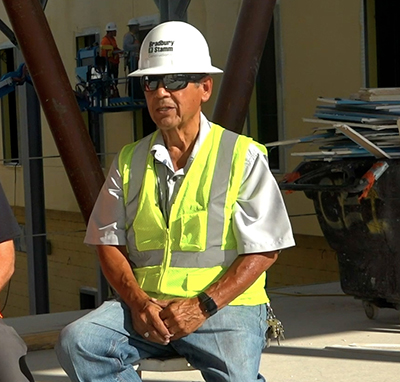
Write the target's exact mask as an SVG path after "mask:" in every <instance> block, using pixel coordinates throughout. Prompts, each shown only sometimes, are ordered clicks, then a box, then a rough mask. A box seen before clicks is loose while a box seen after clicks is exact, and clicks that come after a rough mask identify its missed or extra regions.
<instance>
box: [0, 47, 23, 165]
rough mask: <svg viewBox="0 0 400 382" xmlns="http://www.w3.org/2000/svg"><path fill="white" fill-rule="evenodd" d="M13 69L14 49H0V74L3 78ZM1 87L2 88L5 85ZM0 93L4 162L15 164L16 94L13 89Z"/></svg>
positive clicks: (17, 149)
mask: <svg viewBox="0 0 400 382" xmlns="http://www.w3.org/2000/svg"><path fill="white" fill-rule="evenodd" d="M14 70H15V60H14V49H13V48H9V49H2V50H0V76H1V77H2V78H3V76H5V75H6V74H7V73H10V72H13V71H14ZM2 89H3V90H4V89H5V86H4V87H2ZM0 91H1V89H0ZM0 94H1V125H2V134H3V158H4V163H5V164H14V165H15V164H17V163H19V144H18V119H17V96H16V93H15V91H10V92H9V93H7V94H6V93H5V92H4V93H0Z"/></svg>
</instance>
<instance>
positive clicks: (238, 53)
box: [212, 0, 276, 133]
mask: <svg viewBox="0 0 400 382" xmlns="http://www.w3.org/2000/svg"><path fill="white" fill-rule="evenodd" d="M275 3H276V0H243V3H242V7H241V10H240V14H239V18H238V21H237V24H236V29H235V34H234V37H233V40H232V44H231V48H230V51H229V55H228V60H227V64H226V67H225V71H224V76H223V78H222V82H221V87H220V90H219V93H218V97H217V101H216V104H215V108H214V114H213V117H212V121H213V122H215V123H218V124H220V125H221V126H223V127H225V128H227V129H229V130H232V131H235V132H237V133H241V132H242V129H243V125H244V122H245V120H246V115H247V111H248V108H249V103H250V98H251V94H252V92H253V88H254V83H255V80H256V77H257V72H258V67H259V65H260V60H261V57H262V54H263V50H264V46H265V42H266V40H267V36H268V31H269V26H270V24H271V20H272V16H273V12H274V7H275Z"/></svg>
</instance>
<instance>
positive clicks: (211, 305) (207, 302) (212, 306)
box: [197, 292, 218, 317]
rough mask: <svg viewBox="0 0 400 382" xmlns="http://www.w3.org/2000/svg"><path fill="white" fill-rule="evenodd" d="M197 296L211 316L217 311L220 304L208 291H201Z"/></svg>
mask: <svg viewBox="0 0 400 382" xmlns="http://www.w3.org/2000/svg"><path fill="white" fill-rule="evenodd" d="M197 297H198V298H199V300H200V304H201V306H202V307H203V309H204V311H205V312H206V313H208V314H209V315H210V317H211V316H213V315H214V314H215V313H217V311H218V306H217V304H216V303H215V301H214V300H213V299H212V298H211V297H210V296H209V295H208V294H207V293H204V292H201V293H200V294H199V295H198V296H197Z"/></svg>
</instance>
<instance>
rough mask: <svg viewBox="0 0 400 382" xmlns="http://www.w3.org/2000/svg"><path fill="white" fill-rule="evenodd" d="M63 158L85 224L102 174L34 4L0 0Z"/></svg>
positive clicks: (31, 0)
mask: <svg viewBox="0 0 400 382" xmlns="http://www.w3.org/2000/svg"><path fill="white" fill-rule="evenodd" d="M3 3H4V7H5V9H6V11H7V14H8V17H9V19H10V22H11V24H12V28H13V30H14V33H15V36H16V38H17V40H18V44H19V47H20V49H21V51H22V54H23V56H24V58H25V62H26V64H27V66H28V68H29V72H30V75H31V77H32V81H33V83H34V86H35V89H36V92H37V94H38V96H39V99H40V103H41V105H42V107H43V110H44V113H45V115H46V118H47V121H48V123H49V126H50V129H51V131H52V134H53V137H54V140H55V142H56V145H57V148H58V151H59V153H60V156H61V159H62V161H63V164H64V166H65V169H66V172H67V175H68V177H69V180H70V183H71V185H72V188H73V191H74V193H75V197H76V199H77V201H78V204H79V207H80V209H81V212H82V215H83V217H84V219H85V221H86V222H87V221H88V219H89V217H90V213H91V211H92V208H93V205H94V203H95V201H96V198H97V195H98V192H99V190H100V188H101V186H102V184H103V182H104V175H103V172H102V170H101V166H100V164H99V161H98V159H97V156H96V152H95V150H94V147H93V144H92V142H91V140H90V136H89V134H88V132H87V129H86V126H85V124H84V121H83V118H82V116H81V113H80V110H79V107H78V104H77V102H76V99H75V95H74V93H73V91H72V88H71V85H70V82H69V79H68V77H67V74H66V72H65V69H64V65H63V63H62V61H61V57H60V54H59V52H58V50H57V46H56V44H55V42H54V38H53V36H52V34H51V31H50V28H49V25H48V23H47V20H46V18H45V15H44V12H43V10H42V8H41V3H40V1H38V0H3Z"/></svg>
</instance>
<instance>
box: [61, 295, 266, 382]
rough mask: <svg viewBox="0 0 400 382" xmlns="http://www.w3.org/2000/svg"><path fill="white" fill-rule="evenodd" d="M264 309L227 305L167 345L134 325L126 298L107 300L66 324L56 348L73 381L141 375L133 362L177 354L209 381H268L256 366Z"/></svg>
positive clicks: (261, 344)
mask: <svg viewBox="0 0 400 382" xmlns="http://www.w3.org/2000/svg"><path fill="white" fill-rule="evenodd" d="M266 315H267V313H266V307H265V305H257V306H226V307H225V308H223V309H221V310H220V311H218V312H217V313H216V314H215V315H214V316H212V317H210V318H209V319H207V320H206V322H205V323H204V324H203V326H201V327H200V328H199V329H198V330H197V331H196V332H194V333H192V334H190V335H188V336H186V337H183V338H181V339H179V340H176V341H171V342H170V343H169V344H168V345H166V346H164V345H160V344H156V343H153V342H149V341H147V340H145V339H143V338H142V337H141V336H140V335H138V334H137V333H136V332H135V331H134V330H133V328H132V323H131V316H130V312H129V309H128V308H127V306H126V305H125V304H124V303H121V302H119V301H107V302H105V303H104V304H103V305H101V306H100V307H99V308H97V309H96V310H94V311H92V312H90V313H89V314H87V315H86V316H84V317H82V318H80V319H79V320H77V321H75V322H73V323H71V324H70V325H68V326H67V327H65V328H64V329H63V331H62V332H61V335H60V339H59V343H58V344H57V346H56V352H57V356H58V359H59V362H60V364H61V366H62V367H63V368H64V370H65V371H66V373H67V374H68V376H69V377H70V379H71V381H74V382H89V381H90V382H111V381H113V382H114V381H115V382H117V381H118V382H125V381H126V382H135V381H141V379H140V377H139V376H138V375H137V373H136V372H135V370H134V369H133V367H132V364H135V363H138V362H139V360H140V359H143V358H148V357H171V356H177V355H181V356H184V357H185V358H186V359H187V360H188V361H189V362H190V364H191V365H192V366H193V367H194V368H196V369H198V370H200V372H201V373H202V375H203V378H204V379H205V380H206V381H207V382H228V381H229V382H244V381H246V382H256V381H264V382H265V379H264V378H263V376H262V375H260V374H259V372H258V370H259V366H260V359H261V353H262V349H263V348H264V346H265V332H266V330H267V323H266Z"/></svg>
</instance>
